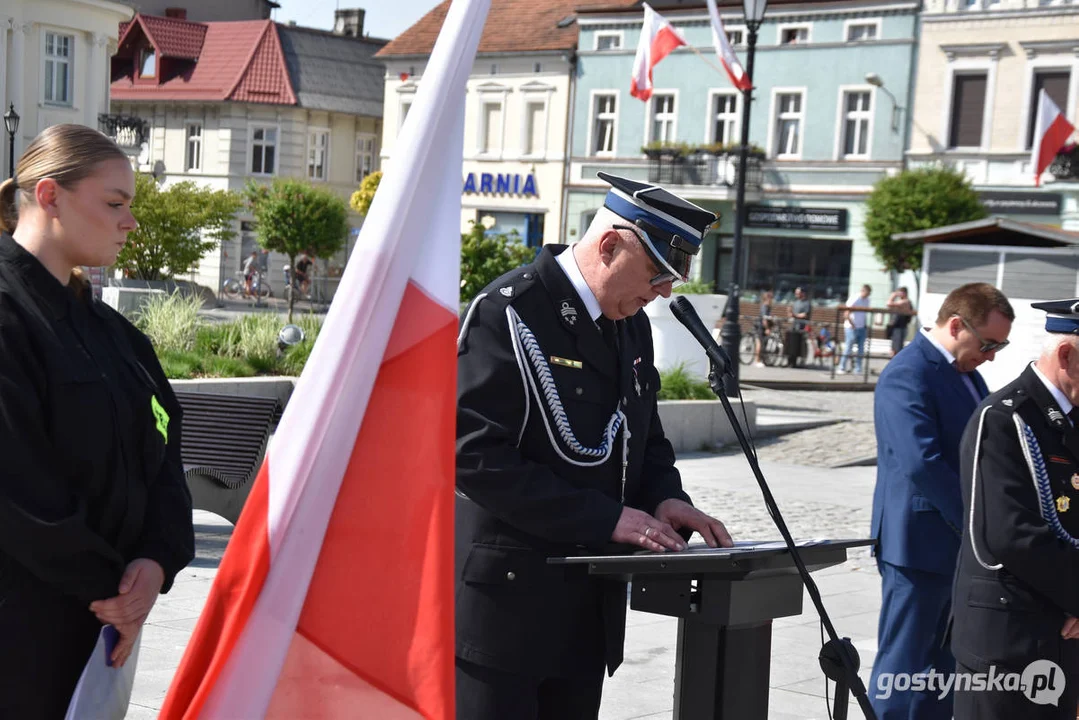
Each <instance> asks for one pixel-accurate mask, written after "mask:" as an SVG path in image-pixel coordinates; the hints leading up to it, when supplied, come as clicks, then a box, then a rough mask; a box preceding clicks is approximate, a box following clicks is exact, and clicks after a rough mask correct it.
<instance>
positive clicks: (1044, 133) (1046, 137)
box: [1030, 88, 1075, 186]
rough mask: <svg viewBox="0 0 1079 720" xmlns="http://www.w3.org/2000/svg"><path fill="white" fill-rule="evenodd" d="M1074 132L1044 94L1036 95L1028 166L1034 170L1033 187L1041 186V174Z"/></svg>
mask: <svg viewBox="0 0 1079 720" xmlns="http://www.w3.org/2000/svg"><path fill="white" fill-rule="evenodd" d="M1073 132H1075V126H1074V125H1072V124H1071V123H1070V122H1068V120H1067V118H1065V117H1064V113H1062V112H1061V111H1060V108H1058V107H1057V105H1056V103H1055V102H1053V100H1052V98H1050V97H1049V93H1047V92H1045V88H1042V91H1041V92H1040V93H1039V94H1038V114H1037V120H1036V123H1035V125H1034V143H1033V145H1032V146H1031V150H1030V164H1031V166H1032V167H1033V168H1034V185H1035V186H1039V185H1041V177H1042V173H1043V172H1045V169H1046V168H1047V167H1049V165H1050V164H1052V162H1053V158H1055V157H1056V155H1057V153H1058V152H1060V149H1061V148H1062V147H1064V144H1065V143H1066V142H1068V138H1070V137H1071V135H1072V133H1073Z"/></svg>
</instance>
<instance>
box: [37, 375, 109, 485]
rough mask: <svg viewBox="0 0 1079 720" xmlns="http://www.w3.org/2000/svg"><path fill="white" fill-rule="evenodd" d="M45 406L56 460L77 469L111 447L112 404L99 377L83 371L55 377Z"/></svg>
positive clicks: (105, 386) (106, 389)
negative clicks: (48, 401) (47, 410)
mask: <svg viewBox="0 0 1079 720" xmlns="http://www.w3.org/2000/svg"><path fill="white" fill-rule="evenodd" d="M49 405H50V407H49V410H50V413H49V415H50V427H49V431H50V435H51V439H52V442H53V446H54V447H55V448H56V450H57V457H60V458H64V459H66V461H67V462H68V463H70V464H71V465H72V466H74V467H79V466H83V465H85V464H87V463H93V462H94V461H95V460H96V459H97V458H100V457H101V456H102V455H103V454H104V452H105V450H106V448H108V447H109V446H110V445H111V444H112V442H113V424H114V420H113V411H112V402H111V399H110V397H109V390H108V387H107V385H106V384H105V381H104V379H103V378H102V377H101V376H99V375H96V374H94V373H93V372H92V371H89V370H87V371H85V372H70V373H66V374H64V375H62V376H60V377H58V378H57V379H56V380H55V381H54V383H53V384H52V388H51V398H50V403H49ZM80 474H81V473H80Z"/></svg>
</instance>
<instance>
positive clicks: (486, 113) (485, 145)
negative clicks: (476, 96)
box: [478, 99, 502, 153]
mask: <svg viewBox="0 0 1079 720" xmlns="http://www.w3.org/2000/svg"><path fill="white" fill-rule="evenodd" d="M478 149H479V151H480V152H481V153H498V152H501V150H502V100H501V99H499V100H483V101H481V102H480V142H479V148H478Z"/></svg>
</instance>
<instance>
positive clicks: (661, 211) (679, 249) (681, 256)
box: [597, 172, 718, 282]
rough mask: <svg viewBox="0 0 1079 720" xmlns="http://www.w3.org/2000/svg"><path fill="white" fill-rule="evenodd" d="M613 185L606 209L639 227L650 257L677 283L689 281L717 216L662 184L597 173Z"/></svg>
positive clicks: (608, 195) (605, 204) (605, 203)
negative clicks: (692, 268) (705, 238)
mask: <svg viewBox="0 0 1079 720" xmlns="http://www.w3.org/2000/svg"><path fill="white" fill-rule="evenodd" d="M597 175H598V176H599V178H600V179H601V180H603V181H604V182H607V183H609V184H610V185H611V189H610V190H609V191H608V192H607V197H606V198H605V199H604V201H603V206H604V207H605V208H607V209H608V210H610V211H611V212H613V213H614V214H615V215H618V216H619V217H622V218H625V220H626V221H627V222H628V224H630V225H632V226H633V227H635V228H636V229H637V230H638V231H639V232H638V237H640V238H641V240H642V243H643V244H644V247H645V250H646V251H647V252H648V255H649V257H650V258H651V259H652V261H653V262H655V263H656V265H657V267H659V268H660V269H661V270H666V271H667V272H669V273H670V274H671V275H672V276H674V280H675V282H685V281H686V280H688V279H689V266H690V263H691V262H692V261H693V256H694V255H696V254H697V253H698V252H699V251H700V249H701V241H702V240H703V239H704V234H705V233H706V232H707V231H708V228H709V227H711V226H712V224H713V223H715V222H716V220H718V217H717V216H716V214H715V213H712V212H709V211H708V210H705V209H704V208H702V207H699V206H697V205H694V204H693V203H691V202H689V201H688V200H683V199H682V198H680V197H678V196H677V195H675V194H673V193H671V192H668V191H666V190H664V189H663V188H661V187H659V186H658V185H653V184H651V183H644V182H640V181H638V180H630V179H629V178H624V177H619V176H617V175H611V174H609V173H605V172H600V173H597Z"/></svg>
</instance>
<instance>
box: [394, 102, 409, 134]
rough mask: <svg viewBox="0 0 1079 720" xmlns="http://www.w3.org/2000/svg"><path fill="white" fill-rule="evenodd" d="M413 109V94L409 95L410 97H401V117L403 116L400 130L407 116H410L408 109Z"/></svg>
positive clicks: (399, 126)
mask: <svg viewBox="0 0 1079 720" xmlns="http://www.w3.org/2000/svg"><path fill="white" fill-rule="evenodd" d="M411 109H412V96H411V95H409V96H408V97H403V98H401V113H400V115H399V117H400V118H401V123H400V125H398V127H397V129H398V130H400V129H401V128H402V127H404V125H405V118H407V117H408V111H409V110H411Z"/></svg>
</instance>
